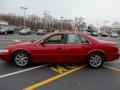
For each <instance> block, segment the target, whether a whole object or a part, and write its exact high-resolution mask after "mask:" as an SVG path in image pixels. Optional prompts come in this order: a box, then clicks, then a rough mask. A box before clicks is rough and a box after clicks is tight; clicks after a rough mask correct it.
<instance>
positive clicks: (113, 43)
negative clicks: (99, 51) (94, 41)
mask: <svg viewBox="0 0 120 90" xmlns="http://www.w3.org/2000/svg"><path fill="white" fill-rule="evenodd" d="M99 42H100V43H102V44H109V45H117V43H115V42H112V41H104V40H99Z"/></svg>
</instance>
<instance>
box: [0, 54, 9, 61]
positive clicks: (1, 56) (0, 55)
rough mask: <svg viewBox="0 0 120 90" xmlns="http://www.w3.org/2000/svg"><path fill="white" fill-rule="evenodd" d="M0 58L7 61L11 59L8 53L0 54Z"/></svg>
mask: <svg viewBox="0 0 120 90" xmlns="http://www.w3.org/2000/svg"><path fill="white" fill-rule="evenodd" d="M0 59H1V60H3V61H6V62H9V61H10V60H11V56H10V55H8V54H0Z"/></svg>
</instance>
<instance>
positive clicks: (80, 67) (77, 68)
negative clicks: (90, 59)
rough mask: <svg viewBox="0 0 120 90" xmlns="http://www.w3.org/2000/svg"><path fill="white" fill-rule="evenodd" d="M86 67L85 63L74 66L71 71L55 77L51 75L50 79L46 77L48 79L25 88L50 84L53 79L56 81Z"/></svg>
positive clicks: (26, 89)
mask: <svg viewBox="0 0 120 90" xmlns="http://www.w3.org/2000/svg"><path fill="white" fill-rule="evenodd" d="M84 67H85V65H83V66H79V67H76V68H74V69H72V70H70V71H67V72H64V73H61V74H58V75H56V76H53V77H51V78H49V79H46V80H44V81H41V82H39V83H36V84H33V85H31V86H29V87H26V88H24V89H23V90H33V89H36V88H38V87H40V86H43V85H45V84H48V83H50V82H52V81H54V80H57V79H59V78H61V77H63V76H65V75H68V74H70V73H72V72H75V71H77V70H79V69H82V68H84Z"/></svg>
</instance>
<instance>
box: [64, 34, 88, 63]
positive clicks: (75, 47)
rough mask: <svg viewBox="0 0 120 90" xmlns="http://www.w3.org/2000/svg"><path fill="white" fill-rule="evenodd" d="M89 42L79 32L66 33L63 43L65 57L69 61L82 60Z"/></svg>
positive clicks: (78, 61)
mask: <svg viewBox="0 0 120 90" xmlns="http://www.w3.org/2000/svg"><path fill="white" fill-rule="evenodd" d="M89 50H90V42H88V40H87V39H86V38H84V37H83V36H81V35H79V34H68V35H67V39H66V44H65V54H66V55H65V58H66V61H68V62H71V63H80V62H84V59H85V57H86V54H87V52H88V51H89Z"/></svg>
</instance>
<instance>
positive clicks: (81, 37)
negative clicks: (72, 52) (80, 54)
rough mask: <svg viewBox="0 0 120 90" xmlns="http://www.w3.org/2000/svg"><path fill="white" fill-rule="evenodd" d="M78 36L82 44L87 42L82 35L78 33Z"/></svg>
mask: <svg viewBox="0 0 120 90" xmlns="http://www.w3.org/2000/svg"><path fill="white" fill-rule="evenodd" d="M78 37H79V38H80V39H81V42H82V43H83V44H85V43H89V42H88V40H87V39H86V38H84V37H83V36H81V35H78Z"/></svg>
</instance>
